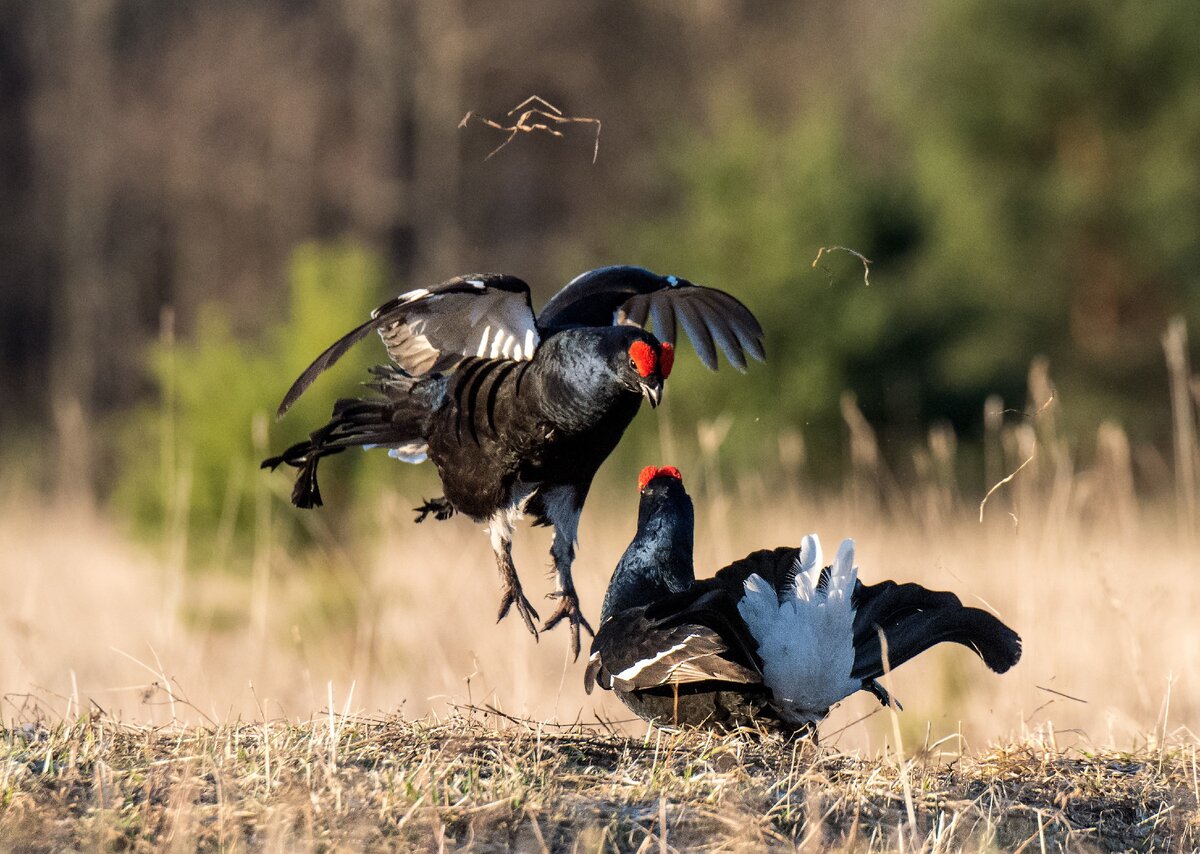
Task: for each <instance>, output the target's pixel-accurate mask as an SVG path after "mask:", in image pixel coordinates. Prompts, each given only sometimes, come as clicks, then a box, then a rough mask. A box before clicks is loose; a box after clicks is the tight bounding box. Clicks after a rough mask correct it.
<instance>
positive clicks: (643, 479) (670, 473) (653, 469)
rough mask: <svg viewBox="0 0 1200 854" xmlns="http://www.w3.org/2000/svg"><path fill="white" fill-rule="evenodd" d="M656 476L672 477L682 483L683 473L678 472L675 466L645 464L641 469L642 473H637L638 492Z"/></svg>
mask: <svg viewBox="0 0 1200 854" xmlns="http://www.w3.org/2000/svg"><path fill="white" fill-rule="evenodd" d="M656 477H673V478H675V479H676V480H677V481H679V482H680V483H683V475H682V474H680V473H679V469H677V468H675V466H662V467H659V466H646V467H645V468H644V469H642V473H641V474H640V475H638V492H641V491H642V490H643V489H645V488H646V484H648V483H649V482H650V481H652V480H654V478H656Z"/></svg>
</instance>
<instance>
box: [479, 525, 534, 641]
mask: <svg viewBox="0 0 1200 854" xmlns="http://www.w3.org/2000/svg"><path fill="white" fill-rule="evenodd" d="M512 529H513V525H512V519H511V518H510V517H509V516H508V515H507V514H501V513H497V514H496V515H495V516H493V517H492V522H491V525H489V527H488V532H489V533H490V534H491V536H492V551H494V552H495V553H496V569H498V570H499V571H500V581H501V582H502V583H503V584H504V591H503V593H502V594H501V597H500V612H499V613H498V614H497V615H496V622H497V623H498V622H500V621H501V620H503V619H504V618H505V617H506V616H508V609H509V608H511V607H512V606H513V605H516V606H517V613H518V614H520V615H521V619H522V620H524V621H525V628H527V629H529V631H530V633H531V634H532V635H533V636H534V638H537V636H538V630H537V626H535V625H534V621H535V620H537V619H539V617H538V612H537V611H535V610H534V609H533V606H532V605H530V604H529V600H528V599H526V598H525V592H524V591H523V590H522V589H521V579H519V578H517V568H516V567H515V566H513V559H512Z"/></svg>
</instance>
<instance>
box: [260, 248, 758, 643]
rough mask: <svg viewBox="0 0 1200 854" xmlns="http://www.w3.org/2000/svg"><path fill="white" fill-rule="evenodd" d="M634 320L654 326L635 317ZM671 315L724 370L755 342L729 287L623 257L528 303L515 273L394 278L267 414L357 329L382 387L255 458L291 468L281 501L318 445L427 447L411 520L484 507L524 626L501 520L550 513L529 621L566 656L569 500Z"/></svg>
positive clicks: (627, 413) (408, 454) (666, 363)
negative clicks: (422, 492) (392, 294)
mask: <svg viewBox="0 0 1200 854" xmlns="http://www.w3.org/2000/svg"><path fill="white" fill-rule="evenodd" d="M648 320H649V321H651V322H652V323H653V328H654V332H655V333H656V334H655V335H651V334H650V333H649V332H647V331H646V330H645V329H644V328H643V327H645V326H646V325H647V321H648ZM677 322H678V324H679V325H680V326H682V327H683V329H684V331H685V332H686V333H687V336H688V338H689V339H690V340H691V342H692V344H693V346H694V347H695V348H696V352H697V354H698V355H699V357H700V360H701V361H702V362H703V363H704V364H705V365H706V366H707V367H709V368H710V369H712V370H716V367H717V356H716V350H717V348H718V347H719V348H720V349H721V351H722V352H723V353H724V354H725V356H726V358H727V359H728V360H729V362H730V363H731V364H732V365H733V366H734V367H735V368H737V369H739V370H744V369H745V367H746V355H747V354H748V355H750V356H752V357H754V358H755V359H759V360H762V358H763V349H762V327H761V326H759V323H758V321H757V320H756V319H755V318H754V315H752V314H751V313H750V311H749V310H748V309H747V308H746V307H745V306H744V305H742V304H741V303H740V302H739V301H738V300H736V299H735V298H734V297H732V296H730V295H729V294H726V293H724V292H722V291H718V290H715V289H713V288H706V287H700V286H698V285H694V284H692V283H691V282H687V281H685V280H683V279H679V278H676V277H675V276H659V275H656V274H654V273H651V272H650V271H648V270H644V269H641V268H639V267H628V266H617V267H603V268H600V269H598V270H592V271H590V272H588V273H584V274H583V275H581V276H579V277H578V278H576V279H574V280H572V281H571V282H570V283H569V284H567V286H566V287H564V288H563V289H562V290H561V291H559V292H558V293H557V294H556V295H555V296H554V297H553V298H552V299H551V300H550V302H549V303H547V305H546V307H545V308H544V309H543V310H542V313H541V315H540V316H538V317H536V318H535V317H534V313H533V309H532V307H531V303H530V295H529V286H528V285H527V284H525V282H523V281H521V280H520V279H517V278H515V277H513V276H505V275H500V274H497V273H485V274H478V275H468V276H459V277H457V278H454V279H450V280H448V281H446V282H443V283H441V284H440V285H437V286H435V287H431V288H418V289H416V290H413V291H409V292H408V293H404V294H401V295H400V296H398V297H396V298H395V299H394V300H392V301H390V302H388V303H385V304H384V305H382V306H380V307H379V308H377V309H376V310H375V311H373V312H372V313H371V319H370V320H368V321H367V322H366V323H364V324H362V325H361V326H359V327H358V328H357V329H355V330H353V331H352V332H350V333H349V334H347V335H346V336H344V337H343V338H341V339H340V340H338V341H337V342H335V343H334V344H333V345H332V346H331V347H329V349H327V350H326V351H325V352H324V353H322V354H321V355H320V356H318V357H317V359H316V361H314V362H313V363H312V365H310V366H309V367H308V369H307V370H305V371H304V373H303V374H301V375H300V378H299V379H297V380H296V382H295V383H294V384H293V385H292V387H291V388H290V389H289V390H288V392H287V394H286V395H285V396H284V398H283V403H281V404H280V406H279V415H281V416H282V415H283V414H284V413H285V412H286V411H287V410H288V408H289V407H290V406H291V405H292V404H293V403H294V402H295V401H296V399H297V398H298V397H299V396H300V395H301V394H302V393H303V392H304V390H305V389H306V388H308V386H309V385H310V384H311V383H312V382H313V380H314V379H316V377H317V376H318V375H319V374H320V373H321V372H322V371H324V370H325V369H326V368H328V367H329V366H330V365H332V364H333V363H334V362H336V361H337V360H338V359H339V358H340V357H341V356H342V355H343V354H344V353H345V352H346V351H347V350H349V349H350V347H351V346H352V345H354V344H355V343H356V342H358V341H360V340H362V339H363V338H365V337H366V336H367V335H368V334H369V333H371V332H373V331H377V332H378V333H379V335H380V337H382V338H383V342H384V345H385V346H386V348H387V352H388V356H389V357H390V358H391V360H392V362H393V364H392V365H389V366H383V367H376V368H374V369H372V373H373V374H374V377H375V380H374V382H373V383H371V384H370V385H371V387H372V388H374V389H375V390H376V391H378V392H380V393H381V395H382V396H381V397H372V398H370V399H353V398H351V399H342V400H339V401H337V403H336V404H335V406H334V408H333V417H332V418H331V420H330V421H329V423H328V424H326V425H325V426H324V427H321V428H320V429H318V430H316V431H315V432H313V433H312V435H311V436H310V437H309V439H308V440H307V441H304V442H300V443H298V444H296V445H294V446H292V447H290V448H288V449H287V450H286V451H284V452H283V453H282V454H281V455H280V456H277V457H272V458H270V459H268V460H266V461H264V462H263V467H264V468H272V469H273V468H275V467H276V466H278V465H279V464H280V463H287V464H288V465H291V466H294V467H296V468H298V469H299V470H300V471H299V473H298V475H297V477H296V486H295V489H294V491H293V493H292V502H293V503H294V504H295V505H296V506H297V507H316V506H320V504H321V493H320V490H319V489H318V487H317V463H318V461H319V460H320V459H321V458H322V457H325V456H329V455H331V454H336V453H339V452H341V451H343V450H345V449H346V448H348V447H352V446H363V447H368V448H371V447H382V448H388V449H389V450H390V453H391V455H392V456H393V457H396V458H397V459H400V460H403V461H405V462H411V463H419V462H423V461H425V460H426V459H429V460H432V461H433V464H434V465H435V466H437V470H438V475H439V476H440V478H441V481H442V487H443V488H444V490H445V495H444V496H443V497H441V498H436V499H434V500H432V501H429V502H426V503H425V504H424V505H423V506H422V507H419V508H417V510H418V511H419V514H420V515H418V517H417V521H418V522H419V521H422V520H423V519H424V518H425V517H426V516H427V515H429V514H430V513H432V514H434V515H435V517H436V518H438V519H447V518H449V517H450V516H452V515H453V514H454V513H455V512H459V513H463V514H465V515H467V516H469V517H471V518H472V519H474V520H476V521H486V522H487V523H488V530H489V533H490V535H491V542H492V549H493V550H494V551H495V554H496V564H497V567H498V568H499V571H500V577H501V579H502V582H503V585H504V591H503V598H502V599H501V603H500V611H499V617H498V619H503V618H504V616H505V615H506V614H507V613H508V611H509V608H510V607H511V606H513V605H515V606H516V609H517V611H518V613H520V615H521V617H522V618H523V619H524V621H525V625H526V626H527V627H528V628H529V631H530V632H532V633H533V634H534V637H536V636H537V629H536V628H535V626H534V620H535V619H538V614H537V612H536V611H535V610H534V608H533V606H532V605H530V603H529V600H528V599H526V598H525V595H524V593H523V592H522V589H521V583H520V581H519V579H518V578H517V573H516V569H515V568H514V566H513V561H512V545H511V543H512V532H513V525H514V523H515V522H516V521H517V520H518V519H520V518H521V517H522V516H524V515H530V516H532V517H533V518H534V519H535V521H536V523H537V524H542V525H552V526H553V527H554V539H553V543H552V545H551V547H550V553H551V556H552V557H553V559H554V568H555V572H556V575H557V592H556V593H555V596H557V597H558V598H559V600H560V601H559V606H558V609H557V610H556V611H555V612H554V614H552V615H551V616H550V618H549V619H548V620H547V621H546V623H545V625H544V626H543V629H542V630H543V631H545V630H547V629H550V628H553V627H554V626H555V625H557V624H558V623H559V622H560V621H562V620H564V619H567V620H569V623H570V627H571V645H572V648H573V650H574V652H575V655H576V656H578V654H579V627H580V625H582V626H584V628H586V629H587V631H588V632H589V633H591V631H592V629H591V627H590V626H589V625H588V624H587V622H586V620H584V619H583V616H582V614H581V612H580V609H579V599H578V596H577V595H576V593H575V586H574V584H573V582H572V580H571V563H572V561H573V560H574V557H575V542H576V533H577V530H578V523H579V514H580V512H581V510H582V509H583V502H584V500H585V499H586V498H587V493H588V489H589V488H590V486H591V484H592V478H593V477H594V476H595V474H596V471H597V469H599V467H600V464H601V463H603V462H604V460H605V458H607V457H608V455H609V454H610V453H611V452H612V450H613V448H615V447H616V445H617V442H618V441H619V440H620V438H621V435H622V434H623V433H624V432H625V428H626V427H627V426H629V423H630V422H631V421H632V420H633V417H634V415H635V414H636V413H637V410H638V407H639V406H640V405H641V401H642V399H643V398H645V399H647V400H648V401H649V402H650V405H651V406H657V405H658V402H659V398H660V395H661V394H662V384H663V381H664V380H665V379H666V378H667V375H668V374H669V373H670V371H671V365H672V362H673V360H674V350H673V342H674V340H675V327H676V323H677Z"/></svg>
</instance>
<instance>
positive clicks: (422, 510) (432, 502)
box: [413, 495, 455, 523]
mask: <svg viewBox="0 0 1200 854" xmlns="http://www.w3.org/2000/svg"><path fill="white" fill-rule="evenodd" d="M413 512H414V513H416V514H417V519H416V521H417V522H418V523H421V522H424V521H425V520H426V519H427V518H429V515H430V514H433V518H434V519H437V520H438V521H439V522H445V521H446V520H447V519H449V518H450V517H451V516H453V515H454V513H455V510H454V507H453V505H451V504H450V499H448V498H446V497H445V496H444V495H443V496H442V497H441V498H431V499H429V500H428V501H426V502H425V503H424V504H422V505H421V506H420V507H414V508H413Z"/></svg>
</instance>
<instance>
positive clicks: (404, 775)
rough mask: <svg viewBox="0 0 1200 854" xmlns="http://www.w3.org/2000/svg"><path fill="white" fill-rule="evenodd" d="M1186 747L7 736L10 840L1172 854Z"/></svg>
mask: <svg viewBox="0 0 1200 854" xmlns="http://www.w3.org/2000/svg"><path fill="white" fill-rule="evenodd" d="M1196 749H1197V743H1196V741H1195V740H1188V741H1185V742H1173V743H1171V744H1169V745H1163V746H1161V747H1160V748H1158V749H1154V750H1142V751H1139V752H1135V753H1121V752H1114V751H1095V752H1092V751H1074V750H1061V751H1060V750H1058V749H1057V748H1056V747H1055V746H1054V744H1053V742H1052V741H1050V742H1047V741H1046V740H1026V741H1022V742H1012V743H1005V744H1003V745H1001V746H997V747H994V748H991V749H989V750H987V751H985V752H982V753H980V754H979V755H976V756H961V757H960V756H958V755H957V754H955V753H951V754H948V755H947V754H945V753H941V752H939V751H938V750H937V749H936V748H935V749H931V750H929V751H926V752H924V753H922V754H921V755H920V757H919V758H918V759H916V760H913V761H910V762H908V763H904V764H900V763H898V762H896V761H893V758H892V757H890V756H886V755H884V756H876V757H869V758H868V757H864V756H862V755H860V754H858V753H843V752H839V751H836V750H828V749H824V748H818V747H816V746H814V745H812V744H811V743H808V742H790V743H789V742H784V741H781V740H777V739H769V738H768V739H759V738H757V737H755V736H754V735H749V734H747V735H733V736H729V737H725V738H715V737H712V736H707V735H698V734H694V733H692V734H687V733H685V734H679V735H672V734H668V733H662V732H655V733H654V734H653V735H652V736H647V737H646V738H644V739H632V740H631V739H628V738H626V737H622V736H620V735H614V734H612V733H609V732H605V731H603V730H600V729H597V728H584V727H568V728H556V727H552V726H547V725H544V724H532V723H521V722H512V721H508V720H501V721H499V723H496V722H495V721H494V720H491V719H488V717H487V716H479V715H477V714H474V713H467V714H462V715H454V716H452V717H450V718H449V719H448V720H442V721H435V720H432V719H426V720H421V721H409V720H405V719H403V718H398V717H390V718H379V719H365V718H354V717H342V716H333V717H329V718H326V717H318V718H315V719H313V720H311V721H308V722H306V723H288V722H284V721H270V722H266V723H241V724H227V725H222V726H216V727H203V728H191V729H188V728H176V727H167V728H161V729H156V728H152V727H134V726H127V725H119V724H116V723H114V722H113V721H111V720H109V719H107V718H105V717H104V716H102V715H91V716H85V717H83V718H80V719H77V720H75V721H73V722H71V723H69V724H60V725H56V726H52V727H49V728H46V727H43V726H40V725H38V724H36V723H33V722H28V723H26V724H25V725H23V726H20V727H18V728H17V729H16V730H9V731H6V732H5V733H4V734H3V738H2V740H0V838H3V839H5V840H6V841H7V843H8V844H9V845H12V846H14V847H20V848H24V849H25V850H31V851H32V850H46V851H50V850H59V849H62V848H76V847H89V848H90V847H100V848H121V849H125V850H158V849H160V848H168V847H169V848H173V849H179V850H188V849H194V848H197V847H200V848H205V849H211V850H216V849H220V850H241V849H257V848H267V849H271V850H281V851H290V850H312V849H319V850H364V849H396V848H402V849H404V850H442V849H444V848H447V847H453V848H458V847H464V848H465V847H470V848H472V849H473V850H480V851H504V850H524V851H538V850H543V851H544V850H553V851H560V850H561V851H571V850H581V851H609V850H621V851H635V850H647V849H649V850H660V851H665V850H699V849H703V850H757V849H764V848H774V847H779V848H791V847H793V846H799V847H801V848H809V849H818V848H821V849H830V848H832V849H840V850H865V851H872V850H892V849H901V850H913V851H921V850H924V851H953V850H964V849H965V850H985V849H997V848H998V849H1001V850H1029V851H1039V850H1040V851H1045V850H1063V849H1066V848H1069V849H1072V850H1092V849H1096V850H1124V849H1130V848H1137V849H1143V850H1149V849H1159V850H1181V849H1187V848H1191V847H1194V846H1196V845H1198V844H1200V812H1198V811H1197V782H1196V762H1197V759H1196ZM903 775H907V776H908V777H909V778H910V782H911V787H912V791H913V799H914V810H913V817H914V819H915V821H912V822H910V820H909V819H908V815H907V811H906V808H905V797H904V795H903V788H902V785H901V777H902V776H903Z"/></svg>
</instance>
